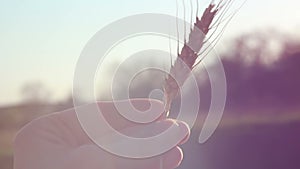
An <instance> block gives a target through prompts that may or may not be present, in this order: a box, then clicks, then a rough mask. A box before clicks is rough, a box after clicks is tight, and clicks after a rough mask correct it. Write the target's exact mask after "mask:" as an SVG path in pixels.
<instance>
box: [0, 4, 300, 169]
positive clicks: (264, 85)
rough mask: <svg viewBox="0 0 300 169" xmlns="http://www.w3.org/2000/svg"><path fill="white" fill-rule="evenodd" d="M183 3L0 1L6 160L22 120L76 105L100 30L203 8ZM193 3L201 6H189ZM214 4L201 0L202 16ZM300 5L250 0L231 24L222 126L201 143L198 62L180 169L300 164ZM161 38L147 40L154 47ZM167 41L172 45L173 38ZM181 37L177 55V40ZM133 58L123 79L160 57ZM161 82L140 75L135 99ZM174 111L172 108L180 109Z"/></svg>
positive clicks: (279, 168)
mask: <svg viewBox="0 0 300 169" xmlns="http://www.w3.org/2000/svg"><path fill="white" fill-rule="evenodd" d="M184 2H185V3H186V10H183V4H182V0H179V3H178V5H176V1H175V0H165V1H159V0H152V1H138V0H130V1H121V0H111V1H107V2H103V1H94V0H88V1H79V0H75V1H70V0H65V1H58V0H54V1H45V0H39V1H38V0H28V1H19V0H11V1H0V25H1V26H0V37H1V38H0V76H1V81H0V84H1V89H0V168H1V169H12V168H13V166H12V162H13V147H12V140H13V138H14V135H15V134H16V132H17V131H18V130H19V129H20V128H21V127H23V126H24V125H25V124H26V123H28V122H30V121H31V120H32V119H34V118H37V117H39V116H42V115H45V114H48V113H52V112H56V111H60V110H64V109H66V108H70V107H72V106H73V104H72V92H71V91H72V80H73V72H74V70H75V66H76V61H77V59H78V57H79V55H80V52H81V50H82V49H83V47H84V45H85V44H86V43H87V41H88V40H89V39H90V38H91V37H92V36H93V35H94V34H95V33H96V32H97V31H98V30H100V29H101V28H103V27H104V26H106V25H107V24H109V23H111V22H113V21H115V20H117V19H120V18H123V17H125V16H130V15H133V14H139V13H163V14H169V15H173V16H175V15H176V9H178V13H179V17H180V18H182V19H184V18H183V13H184V11H185V12H186V13H189V14H190V13H191V12H194V13H195V9H196V8H195V5H196V1H195V0H191V1H188V0H185V1H184ZM190 2H192V4H193V8H191V7H189V6H188V4H190ZM209 2H210V1H208V0H199V5H200V8H199V14H201V12H202V11H203V9H204V8H205V7H206V6H207V4H208V3H209ZM299 7H300V2H299V1H296V0H285V1H271V0H265V1H259V0H251V1H247V3H246V4H245V5H244V6H243V8H241V10H240V11H239V12H238V13H237V15H236V16H235V17H234V19H233V20H232V21H231V23H230V24H229V25H228V26H227V28H226V31H225V33H224V35H223V37H222V39H221V40H220V41H219V42H218V45H217V46H216V49H217V51H218V53H219V55H220V56H221V58H222V62H223V65H224V68H225V73H226V78H227V89H228V92H227V93H228V95H227V101H226V107H225V112H224V117H223V119H222V121H221V124H220V125H219V127H218V128H217V130H216V132H215V134H214V135H213V136H212V137H211V138H210V139H209V140H208V141H207V142H206V143H204V144H198V143H197V140H198V136H199V133H200V130H201V127H202V124H203V121H204V119H205V117H206V115H207V112H208V108H209V105H210V84H209V81H208V78H207V77H208V76H207V73H206V72H205V70H204V69H203V66H201V65H200V67H199V69H197V70H196V71H197V72H196V73H197V74H199V79H198V80H199V86H200V93H201V107H200V111H199V117H198V119H197V123H196V124H197V125H196V126H195V127H194V128H193V130H192V136H191V139H190V140H189V142H188V143H187V144H185V145H184V146H183V149H184V154H185V157H184V160H183V163H182V165H181V166H180V167H179V168H180V169H193V168H205V169H239V168H243V169H248V168H249V169H287V168H288V169H299V168H300V161H299V157H300V135H299V134H300V133H299V132H300V104H299V101H300V88H299V86H300V76H299V73H300V66H299V64H300V33H299V31H298V30H299V29H300V13H299V11H298V8H299ZM191 9H193V10H191ZM187 16H190V15H187ZM185 19H187V20H189V18H185ZM174 27H176V25H174ZM121 29H122V28H120V31H122V30H121ZM154 42H155V41H154V40H150V41H148V42H147V44H145V45H147V46H150V47H151V43H154ZM165 45H166V47H165V50H166V51H168V50H169V44H168V39H167V41H166V44H165ZM173 45H175V47H174V46H172V52H173V53H176V43H174V44H173ZM122 50H124V49H122ZM122 50H121V49H120V50H119V51H118V50H117V51H115V53H114V54H113V55H114V57H112V60H111V61H108V62H107V65H106V66H105V67H106V68H104V73H105V75H103V74H101V76H100V75H99V76H98V78H97V79H96V81H97V92H98V95H99V97H98V99H99V100H109V99H110V92H109V88H108V87H109V83H108V82H106V81H104V80H103V79H105V78H108V77H110V76H112V71H111V70H112V69H113V68H114V67H115V66H116V65H117V64H118V63H119V61H120V60H119V58H118V57H121V56H120V55H124V54H123V53H122V52H123V51H122ZM208 59H209V58H208ZM135 63H137V62H133V63H131V65H130V63H128V64H129V65H127V66H126V65H125V66H124V67H122V69H123V70H122V71H120V72H123V73H124V76H121V77H124V78H126V74H130V73H129V72H134V71H135V68H137V67H138V66H151V65H158V64H162V63H161V62H160V60H149V59H140V60H139V62H138V63H139V65H134V64H135ZM210 66H212V67H213V66H214V64H213V61H212V64H211V65H210ZM103 76H104V78H103ZM101 77H102V78H101ZM153 78H156V79H157V80H156V81H153V80H152V79H153ZM162 81H163V76H162V75H161V78H159V77H158V75H157V74H155V73H148V74H147V73H146V74H145V75H143V76H140V77H139V78H138V79H136V80H135V81H133V83H134V84H133V85H131V88H130V97H132V98H136V97H148V96H149V92H151V90H152V89H154V88H161V84H162ZM116 83H117V84H118V85H117V86H118V88H116V89H115V90H116V91H117V92H118V91H120V92H121V91H122V89H123V87H124V85H125V84H123V83H122V79H121V81H117V82H116ZM191 92H192V91H191ZM83 95H84V94H83ZM176 110H177V109H176V107H173V108H172V112H174V114H176Z"/></svg>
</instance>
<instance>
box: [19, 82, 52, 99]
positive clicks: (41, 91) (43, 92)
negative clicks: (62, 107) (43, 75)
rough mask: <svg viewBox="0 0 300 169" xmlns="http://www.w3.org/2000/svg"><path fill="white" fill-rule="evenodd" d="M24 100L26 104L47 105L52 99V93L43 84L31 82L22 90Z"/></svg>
mask: <svg viewBox="0 0 300 169" xmlns="http://www.w3.org/2000/svg"><path fill="white" fill-rule="evenodd" d="M21 96H22V100H23V102H25V103H31V104H35V103H37V104H40V103H47V102H49V101H50V99H51V92H50V91H49V90H48V89H47V88H46V87H45V85H44V84H43V83H41V82H30V83H27V84H25V85H24V86H23V87H22V89H21Z"/></svg>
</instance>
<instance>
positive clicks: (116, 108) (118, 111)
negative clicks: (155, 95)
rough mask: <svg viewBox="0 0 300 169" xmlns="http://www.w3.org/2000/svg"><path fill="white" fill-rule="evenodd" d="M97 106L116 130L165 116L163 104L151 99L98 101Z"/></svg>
mask: <svg viewBox="0 0 300 169" xmlns="http://www.w3.org/2000/svg"><path fill="white" fill-rule="evenodd" d="M98 107H99V110H100V111H101V113H102V114H103V116H104V117H105V120H106V121H107V122H108V123H109V124H110V125H111V126H112V127H113V128H115V129H116V130H121V129H124V128H127V127H133V126H137V125H144V124H147V123H150V122H155V121H158V120H161V119H164V118H166V115H165V114H164V113H163V111H164V104H163V103H162V102H161V101H158V100H153V99H132V100H121V101H114V102H99V103H98Z"/></svg>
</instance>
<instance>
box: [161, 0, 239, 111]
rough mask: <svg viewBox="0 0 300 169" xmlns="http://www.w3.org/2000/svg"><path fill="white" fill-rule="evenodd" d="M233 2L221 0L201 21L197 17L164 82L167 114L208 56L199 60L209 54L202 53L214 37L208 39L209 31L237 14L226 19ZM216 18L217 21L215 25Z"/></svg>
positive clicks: (205, 12)
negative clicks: (190, 77)
mask: <svg viewBox="0 0 300 169" xmlns="http://www.w3.org/2000/svg"><path fill="white" fill-rule="evenodd" d="M232 2H233V1H232V0H227V1H223V0H221V1H220V2H219V3H218V4H217V5H216V4H214V3H213V2H212V3H210V4H209V6H208V7H207V8H206V9H205V11H204V13H203V14H202V17H201V19H199V18H198V16H197V17H196V22H195V23H194V27H193V28H192V29H191V32H190V34H189V38H188V41H187V42H186V41H185V42H184V45H183V47H182V50H181V52H180V53H178V57H177V59H176V61H175V63H174V65H172V66H171V69H170V72H169V74H168V76H167V78H166V79H165V82H164V86H163V88H164V102H165V113H168V112H169V110H170V107H171V103H172V101H173V100H174V99H175V97H176V96H177V95H178V93H179V90H180V87H181V86H183V84H184V82H185V81H186V79H187V78H188V76H189V75H190V73H191V71H192V70H193V69H194V68H195V67H196V66H197V65H198V64H199V63H200V62H201V61H202V60H203V58H204V57H205V56H206V55H204V56H203V57H202V58H199V56H200V55H201V54H203V53H204V52H207V49H204V50H202V52H201V53H200V51H201V49H202V47H203V45H204V44H205V43H206V42H207V40H208V39H210V38H211V37H212V35H211V36H210V37H208V38H206V36H207V35H208V33H209V31H211V29H215V30H217V29H218V27H219V26H220V24H221V23H222V22H223V21H226V20H228V21H227V23H229V21H230V20H231V19H232V17H233V16H234V14H235V13H236V12H237V11H236V12H235V13H233V14H231V15H229V16H227V17H226V19H224V16H225V14H226V13H227V11H228V9H229V8H230V6H231V5H232ZM197 6H198V4H197ZM197 10H198V9H197ZM215 18H216V21H215V22H214V23H213V20H214V19H215ZM227 23H226V24H225V26H224V27H223V28H222V30H221V33H219V34H218V35H217V36H216V38H215V39H214V40H213V41H212V42H211V43H216V42H217V41H218V40H219V37H220V36H221V35H222V33H223V30H224V28H225V27H226V25H227ZM215 32H216V31H213V32H212V34H214V33H215ZM175 79H176V80H175Z"/></svg>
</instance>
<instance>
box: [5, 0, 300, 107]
mask: <svg viewBox="0 0 300 169" xmlns="http://www.w3.org/2000/svg"><path fill="white" fill-rule="evenodd" d="M179 1H180V0H179ZM185 2H186V3H187V4H189V1H188V0H186V1H185ZM193 2H194V4H195V0H194V1H193ZM208 2H209V1H207V0H203V1H201V0H200V1H199V4H200V5H201V4H207V3H208ZM181 7H182V5H181V4H179V10H180V11H181V12H182V8H181ZM299 7H300V1H296V0H285V1H274V0H273V1H271V0H264V1H259V0H248V2H247V3H246V4H245V6H244V7H243V8H242V9H241V11H240V12H239V13H238V15H237V16H236V17H235V19H234V20H233V21H232V22H231V24H230V25H229V26H228V28H227V31H226V33H225V37H226V38H227V37H232V36H233V35H236V34H241V33H243V32H249V31H252V30H257V29H265V28H274V29H278V30H284V31H286V32H290V33H293V32H296V30H299V28H300V13H299ZM175 11H176V1H175V0H163V1H162V0H151V1H150V0H149V1H141V0H128V1H124V0H110V1H105V2H103V1H96V0H87V1H79V0H72V1H71V0H65V1H59V0H53V1H46V0H31V1H18V0H10V1H1V2H0V25H1V26H0V37H1V38H0V58H1V61H0V76H1V89H0V105H3V104H9V103H14V102H18V101H19V100H20V97H19V96H20V88H21V87H22V86H23V85H24V84H25V83H28V82H31V81H41V82H43V83H44V84H45V85H46V87H48V88H49V90H50V91H51V92H52V93H53V97H54V98H63V97H64V96H65V95H66V94H68V93H70V90H71V88H72V78H73V71H74V67H75V64H76V61H77V58H78V56H79V54H80V52H81V50H82V48H83V46H84V45H85V43H86V42H87V41H88V40H89V38H90V37H92V36H93V34H94V33H95V32H97V31H98V30H100V29H101V28H102V27H103V26H105V25H106V24H108V23H110V22H112V21H115V20H117V19H120V18H122V17H124V16H129V15H132V14H138V13H150V12H153V13H165V14H169V15H175ZM188 16H189V15H188ZM120 29H121V28H120Z"/></svg>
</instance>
